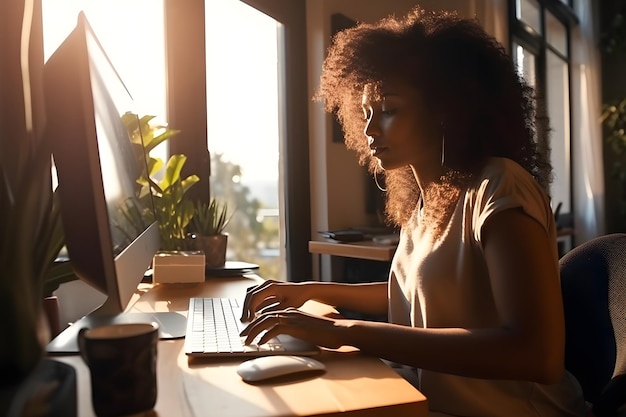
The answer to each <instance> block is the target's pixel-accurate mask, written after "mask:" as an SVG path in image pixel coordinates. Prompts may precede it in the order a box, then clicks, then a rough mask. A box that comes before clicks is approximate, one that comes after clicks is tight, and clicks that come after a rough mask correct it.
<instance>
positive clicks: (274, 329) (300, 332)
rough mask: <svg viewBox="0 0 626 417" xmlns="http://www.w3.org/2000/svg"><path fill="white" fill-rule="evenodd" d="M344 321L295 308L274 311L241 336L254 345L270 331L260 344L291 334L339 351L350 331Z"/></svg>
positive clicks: (252, 324)
mask: <svg viewBox="0 0 626 417" xmlns="http://www.w3.org/2000/svg"><path fill="white" fill-rule="evenodd" d="M344 321H346V320H334V319H330V318H326V317H320V316H314V315H312V314H308V313H304V312H302V311H300V310H297V309H295V308H288V309H286V310H278V311H274V310H272V312H265V313H263V314H261V315H259V316H258V317H257V318H256V319H255V320H254V321H253V322H252V323H250V324H249V325H248V327H246V328H245V329H244V330H243V331H242V332H241V334H240V336H245V337H246V340H245V343H246V344H250V343H251V342H252V341H253V340H254V339H255V338H256V337H257V336H258V335H259V333H261V332H263V331H265V330H267V332H266V333H265V334H264V335H263V336H262V337H261V338H260V339H259V341H258V344H259V345H262V344H264V343H267V342H268V341H269V340H270V339H271V338H273V337H276V336H278V335H279V334H288V335H290V336H293V337H296V338H298V339H301V340H306V341H308V342H311V343H313V344H315V345H317V346H322V347H326V348H330V349H337V348H339V347H341V346H343V344H344V343H342V342H341V340H342V331H341V330H342V329H343V330H346V328H345V326H341V325H339V324H340V323H341V322H344Z"/></svg>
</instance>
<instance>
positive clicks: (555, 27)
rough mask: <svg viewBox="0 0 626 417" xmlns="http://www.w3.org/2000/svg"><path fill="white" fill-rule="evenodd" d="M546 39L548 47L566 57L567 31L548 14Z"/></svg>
mask: <svg viewBox="0 0 626 417" xmlns="http://www.w3.org/2000/svg"><path fill="white" fill-rule="evenodd" d="M546 37H547V40H548V43H549V44H550V45H552V46H553V47H554V48H555V49H556V50H557V51H559V52H560V53H561V54H562V55H563V56H567V30H566V28H565V25H563V24H562V23H561V22H560V21H559V20H558V19H557V18H556V17H554V15H553V14H552V13H550V12H546Z"/></svg>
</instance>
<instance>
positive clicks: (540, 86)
mask: <svg viewBox="0 0 626 417" xmlns="http://www.w3.org/2000/svg"><path fill="white" fill-rule="evenodd" d="M518 1H521V0H509V47H510V50H511V51H513V48H514V46H515V45H516V44H518V45H520V46H522V47H523V48H525V49H527V50H528V51H530V52H531V53H532V54H534V55H535V56H536V62H535V74H536V88H537V92H538V97H540V98H541V99H543V100H547V91H548V83H549V80H548V78H547V52H548V50H549V51H550V52H552V53H554V54H556V56H558V57H559V58H560V59H563V60H564V62H565V63H566V64H567V77H568V85H567V93H568V97H567V100H568V116H569V138H568V140H569V150H570V152H569V160H568V161H567V164H568V166H569V172H568V175H569V184H570V186H569V199H570V210H569V212H561V213H560V217H559V219H558V220H559V221H558V224H557V226H558V227H565V228H571V227H573V223H574V211H575V207H574V189H573V188H574V187H573V165H572V161H573V160H574V155H573V154H572V152H573V146H572V139H573V138H572V136H573V134H572V132H573V126H574V118H575V115H574V114H573V110H572V109H573V106H572V65H571V64H572V62H571V50H572V44H571V42H572V28H573V27H574V26H576V25H578V24H579V20H578V18H577V16H576V14H575V13H574V10H573V8H572V4H573V0H569V1H568V2H567V4H566V3H564V2H562V1H561V0H537V3H538V4H539V7H540V24H541V33H536V32H535V31H534V30H533V29H532V28H531V27H530V26H529V25H527V24H526V23H524V22H522V21H521V20H519V19H518V18H517V16H516V5H517V2H518ZM546 11H547V12H550V13H551V14H552V16H554V18H556V19H557V20H558V21H559V22H560V23H562V24H563V25H564V27H565V30H566V37H567V56H563V54H562V53H560V52H559V51H558V50H557V49H556V48H554V47H552V46H551V45H549V44H548V41H547V34H546ZM545 108H546V109H545V111H546V112H548V106H547V105H546V106H545ZM549 116H550V115H549V114H548V117H549Z"/></svg>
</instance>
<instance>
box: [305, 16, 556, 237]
mask: <svg viewBox="0 0 626 417" xmlns="http://www.w3.org/2000/svg"><path fill="white" fill-rule="evenodd" d="M390 77H401V78H403V79H405V80H406V81H408V82H409V83H411V84H412V85H414V86H415V87H416V88H417V89H418V90H419V91H420V93H421V94H423V96H424V99H425V101H426V102H428V103H429V105H431V106H433V107H432V108H433V110H434V112H435V114H439V115H441V117H442V120H441V123H442V126H443V129H444V130H445V141H446V168H447V169H448V172H447V174H446V176H445V178H444V181H447V182H449V183H450V184H452V185H454V183H455V182H457V183H458V182H462V181H465V180H466V179H467V178H469V177H471V175H473V174H475V173H477V172H478V171H479V170H480V169H481V168H482V167H483V166H484V164H485V161H486V159H487V158H489V157H495V156H499V157H506V158H510V159H512V160H514V161H516V162H517V163H519V164H520V165H521V166H523V167H524V168H525V169H526V170H527V171H529V172H530V173H531V174H532V175H533V176H534V177H535V179H536V180H537V181H538V182H539V184H541V185H542V186H543V187H544V189H545V190H546V192H547V191H548V189H549V184H550V180H551V166H550V163H549V155H548V151H549V150H546V149H542V152H538V150H537V145H536V142H535V141H536V138H537V129H536V128H537V126H536V124H535V120H536V116H537V107H536V105H535V104H536V102H535V91H534V90H533V88H532V87H530V86H529V85H528V84H527V83H526V82H525V81H524V80H523V79H522V78H521V77H520V76H519V74H518V73H517V71H516V70H515V66H514V64H513V62H512V60H511V58H510V56H509V55H508V54H507V53H506V51H505V50H504V48H503V47H502V45H500V44H499V43H498V42H497V41H496V40H495V39H494V38H493V37H492V36H491V35H489V34H487V33H486V32H485V31H484V30H483V29H482V27H481V26H480V25H479V23H478V22H477V21H476V20H475V19H463V18H460V17H459V16H457V15H456V14H455V13H453V12H430V11H426V10H424V9H422V8H420V7H416V8H414V9H413V10H412V11H411V12H410V13H409V14H408V15H406V16H405V17H395V16H390V17H387V18H385V19H382V20H381V21H379V22H378V23H374V24H371V23H360V24H358V25H357V26H355V27H353V28H350V29H347V30H344V31H342V32H339V33H338V34H337V35H336V36H335V37H334V38H333V42H332V45H331V47H330V48H329V50H328V55H327V57H326V59H325V61H324V64H323V69H322V76H321V82H320V87H319V90H318V92H317V94H316V98H317V99H319V100H322V101H323V102H324V106H325V109H326V110H327V111H329V112H334V113H336V115H337V118H338V120H339V121H340V123H341V125H342V127H343V131H344V138H345V144H346V146H347V147H348V148H349V149H352V150H354V151H356V153H357V155H358V160H359V163H360V164H362V165H365V166H367V167H368V169H369V171H370V172H372V173H374V170H375V167H376V165H377V163H378V162H377V160H376V158H374V157H372V156H371V154H370V149H369V146H368V143H367V138H366V137H365V135H364V133H363V130H364V127H365V122H364V120H363V111H362V108H361V100H362V95H363V90H364V87H365V86H366V85H373V86H380V85H381V83H382V82H383V81H384V80H385V79H388V78H390ZM540 133H541V134H544V133H547V129H545V131H542V130H540ZM378 174H379V175H380V170H379V173H378ZM385 184H386V188H387V192H386V196H387V201H386V214H387V219H388V220H389V222H390V223H392V224H395V225H399V226H402V225H403V224H405V223H406V222H407V221H408V220H409V219H410V217H411V214H412V212H413V210H414V208H415V207H416V205H417V204H418V201H419V188H418V187H417V183H416V181H415V178H414V176H413V173H412V171H411V169H410V168H409V167H405V168H401V169H394V170H391V171H386V172H385Z"/></svg>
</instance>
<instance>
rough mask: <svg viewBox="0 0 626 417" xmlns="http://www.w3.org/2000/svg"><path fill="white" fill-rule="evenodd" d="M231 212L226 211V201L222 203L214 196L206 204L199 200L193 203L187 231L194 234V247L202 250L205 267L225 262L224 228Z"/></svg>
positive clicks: (225, 239) (226, 244) (221, 264)
mask: <svg viewBox="0 0 626 417" xmlns="http://www.w3.org/2000/svg"><path fill="white" fill-rule="evenodd" d="M233 213H234V212H233ZM233 213H230V214H229V213H228V204H227V203H226V202H223V203H222V202H220V201H218V200H217V199H216V198H212V199H211V201H210V202H209V203H208V204H206V203H203V202H200V201H197V202H196V203H195V204H194V209H193V217H192V218H191V222H190V223H189V232H190V233H191V234H192V235H194V236H195V239H194V240H195V244H196V248H197V249H198V250H202V251H203V252H204V256H205V263H206V267H207V268H218V267H221V266H224V264H225V263H226V249H227V246H228V234H226V233H225V232H224V229H225V228H226V226H227V225H228V223H229V222H230V219H231V218H232V216H233Z"/></svg>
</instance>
